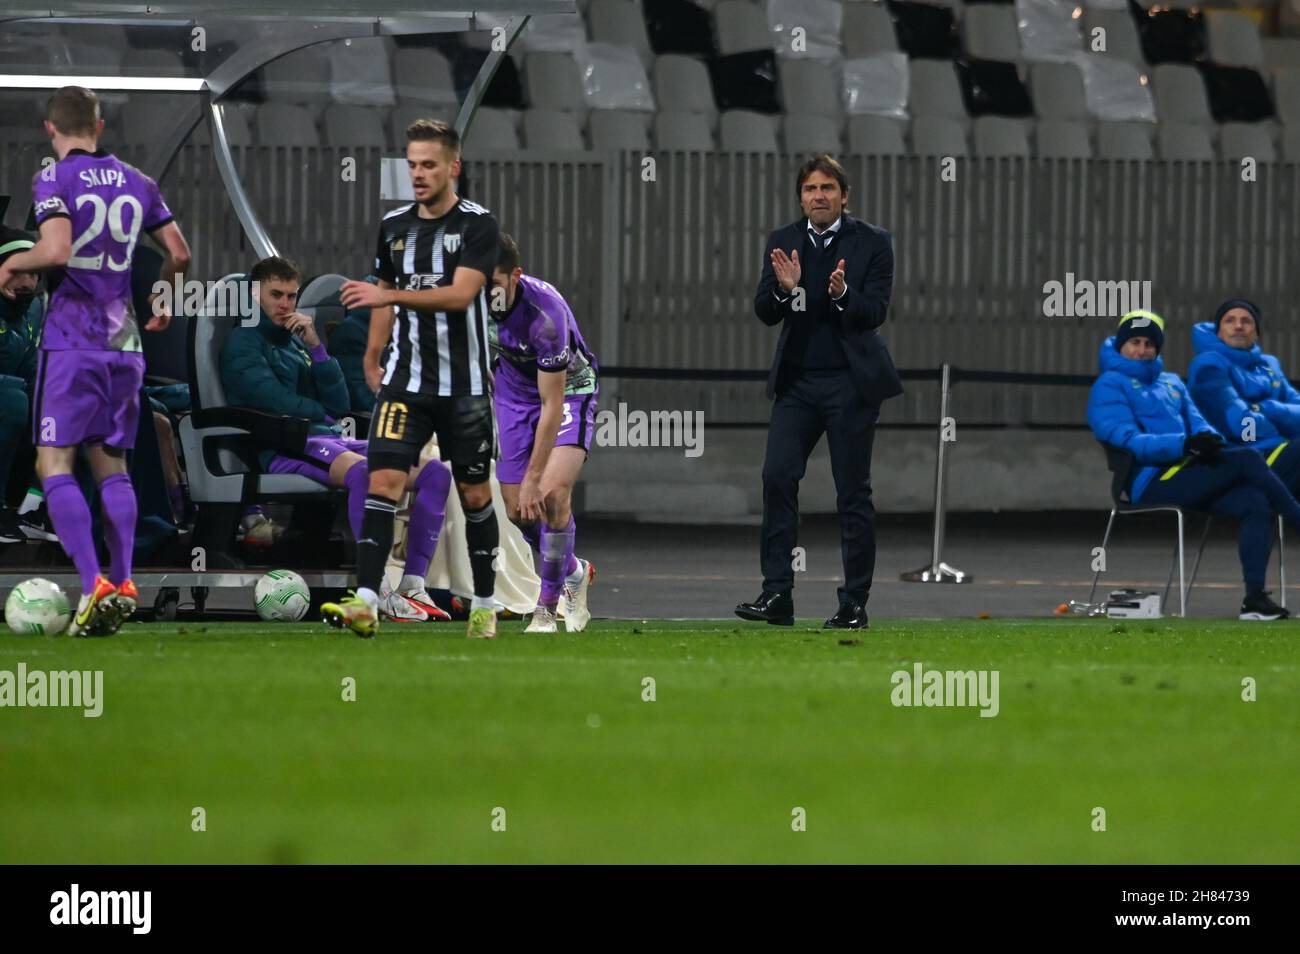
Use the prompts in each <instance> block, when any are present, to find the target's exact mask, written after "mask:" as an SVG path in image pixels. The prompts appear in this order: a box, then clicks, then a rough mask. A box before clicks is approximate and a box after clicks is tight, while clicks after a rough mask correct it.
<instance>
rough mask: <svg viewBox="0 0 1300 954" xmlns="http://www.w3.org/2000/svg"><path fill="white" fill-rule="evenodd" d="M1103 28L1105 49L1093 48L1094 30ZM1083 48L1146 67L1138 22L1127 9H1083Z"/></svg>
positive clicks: (1140, 67)
mask: <svg viewBox="0 0 1300 954" xmlns="http://www.w3.org/2000/svg"><path fill="white" fill-rule="evenodd" d="M1097 29H1101V30H1103V31H1105V32H1104V33H1103V34H1101V36H1102V38H1104V40H1105V44H1106V46H1105V50H1104V51H1103V50H1094V49H1093V31H1094V30H1097ZM1083 48H1084V49H1085V50H1088V51H1090V52H1095V53H1103V52H1104V53H1105V55H1106V56H1113V57H1116V58H1118V59H1121V60H1124V61H1126V62H1128V63H1132V64H1133V65H1134V66H1136V67H1138V68H1139V69H1145V68H1146V59H1145V57H1143V55H1142V41H1141V40H1140V39H1139V38H1138V31H1137V24H1135V23H1134V22H1133V17H1132V15H1131V14H1130V13H1129V12H1128V10H1126V9H1122V8H1121V9H1118V10H1100V9H1097V8H1096V7H1085V8H1084V10H1083Z"/></svg>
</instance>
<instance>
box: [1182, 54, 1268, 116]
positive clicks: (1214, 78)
mask: <svg viewBox="0 0 1300 954" xmlns="http://www.w3.org/2000/svg"><path fill="white" fill-rule="evenodd" d="M1197 68H1198V70H1199V71H1200V74H1201V79H1202V81H1203V82H1204V84H1205V95H1206V98H1207V99H1208V100H1209V103H1210V115H1211V116H1213V117H1214V121H1215V122H1220V123H1227V122H1244V123H1254V122H1259V121H1260V120H1263V119H1272V118H1273V116H1274V111H1273V96H1272V94H1270V93H1269V90H1268V85H1267V84H1266V83H1265V82H1264V77H1262V76H1260V75H1259V73H1258V72H1257V71H1256V70H1254V69H1252V68H1251V67H1249V66H1220V65H1219V64H1218V63H1198V64H1197Z"/></svg>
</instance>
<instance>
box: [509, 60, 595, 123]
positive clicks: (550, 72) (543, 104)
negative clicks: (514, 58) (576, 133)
mask: <svg viewBox="0 0 1300 954" xmlns="http://www.w3.org/2000/svg"><path fill="white" fill-rule="evenodd" d="M524 91H525V93H526V94H527V96H528V105H529V106H531V107H533V108H534V109H567V110H569V111H571V112H575V113H584V112H586V110H587V96H586V94H585V93H584V92H583V89H582V75H581V74H580V73H579V72H578V64H577V62H576V61H575V60H574V59H573V57H572V56H571V55H570V54H568V53H529V54H528V58H527V59H526V60H524Z"/></svg>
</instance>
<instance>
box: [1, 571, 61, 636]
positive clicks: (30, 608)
mask: <svg viewBox="0 0 1300 954" xmlns="http://www.w3.org/2000/svg"><path fill="white" fill-rule="evenodd" d="M5 622H6V623H8V624H9V628H10V629H12V630H13V631H14V632H15V633H21V634H22V635H24V636H57V635H58V634H59V633H61V632H63V631H64V630H65V629H67V628H68V624H69V623H70V622H72V608H71V606H70V605H69V603H68V594H67V593H64V592H63V588H62V587H60V586H59V584H57V583H51V582H50V581H49V580H42V579H35V580H26V581H24V582H22V583H19V584H18V585H17V586H15V587H14V588H13V591H12V592H11V593H10V594H9V598H8V599H7V600H5Z"/></svg>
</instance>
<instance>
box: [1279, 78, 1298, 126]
mask: <svg viewBox="0 0 1300 954" xmlns="http://www.w3.org/2000/svg"><path fill="white" fill-rule="evenodd" d="M1273 99H1274V101H1275V102H1276V103H1277V117H1278V119H1280V120H1282V123H1283V124H1284V125H1287V126H1300V70H1276V71H1274V73H1273Z"/></svg>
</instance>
